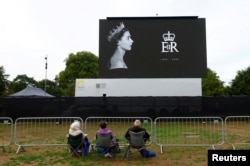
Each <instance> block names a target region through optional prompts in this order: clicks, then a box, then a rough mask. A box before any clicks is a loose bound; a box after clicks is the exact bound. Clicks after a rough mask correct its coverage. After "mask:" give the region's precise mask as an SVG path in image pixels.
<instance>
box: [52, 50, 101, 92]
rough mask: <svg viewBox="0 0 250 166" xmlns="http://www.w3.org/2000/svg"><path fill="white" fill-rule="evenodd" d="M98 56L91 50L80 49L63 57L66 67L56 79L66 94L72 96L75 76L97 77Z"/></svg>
mask: <svg viewBox="0 0 250 166" xmlns="http://www.w3.org/2000/svg"><path fill="white" fill-rule="evenodd" d="M98 60H99V59H98V57H97V56H95V55H94V54H92V53H91V52H87V51H82V52H77V53H76V54H73V53H71V54H69V56H68V58H66V59H65V62H66V68H65V70H64V71H61V72H60V73H59V75H58V76H57V78H56V80H57V82H58V83H59V86H60V87H61V88H62V89H64V90H65V94H64V95H66V96H74V91H75V90H74V88H75V79H76V78H98V66H99V64H98Z"/></svg>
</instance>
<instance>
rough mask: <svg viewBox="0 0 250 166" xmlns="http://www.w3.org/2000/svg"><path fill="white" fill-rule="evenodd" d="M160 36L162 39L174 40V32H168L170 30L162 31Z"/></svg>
mask: <svg viewBox="0 0 250 166" xmlns="http://www.w3.org/2000/svg"><path fill="white" fill-rule="evenodd" d="M162 37H163V39H164V41H174V38H175V34H174V33H170V32H169V31H168V33H164V34H163V35H162Z"/></svg>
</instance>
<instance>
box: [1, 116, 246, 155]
mask: <svg viewBox="0 0 250 166" xmlns="http://www.w3.org/2000/svg"><path fill="white" fill-rule="evenodd" d="M135 119H140V120H141V121H142V127H144V128H145V129H146V130H147V131H148V133H149V134H150V135H151V142H149V143H148V144H151V143H152V142H154V143H156V144H157V145H159V146H160V150H161V153H163V146H212V147H213V148H214V146H219V145H223V144H224V139H225V140H226V143H228V144H230V145H231V146H232V147H233V149H235V148H236V147H235V145H250V130H249V128H250V123H249V122H250V116H228V117H226V118H225V120H224V121H223V119H222V118H220V117H158V118H156V119H155V120H154V122H153V121H152V119H151V118H149V117H88V118H87V119H86V120H85V121H83V120H82V119H81V118H80V117H34V118H18V119H16V121H15V124H13V120H12V119H11V118H9V117H0V141H1V142H0V146H1V147H2V149H3V150H5V147H6V146H8V145H10V144H11V143H12V142H14V143H15V144H16V145H17V146H18V150H17V153H19V151H20V150H23V148H24V147H25V146H52V145H58V146H59V145H67V137H66V135H67V134H68V130H69V127H70V124H71V123H72V122H73V121H74V120H79V121H80V122H81V123H82V124H83V125H82V126H81V127H82V130H83V131H84V132H85V133H87V134H88V138H89V140H90V142H91V143H92V144H95V134H96V131H97V130H98V129H99V122H100V121H101V120H105V121H107V122H108V128H110V129H111V130H113V133H114V134H115V136H116V138H117V139H118V140H119V143H120V145H127V140H126V139H125V137H124V136H125V132H126V131H127V129H128V128H129V127H132V126H133V122H134V120H135ZM224 122H225V126H224Z"/></svg>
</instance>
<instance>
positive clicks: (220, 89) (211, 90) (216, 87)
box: [202, 68, 224, 96]
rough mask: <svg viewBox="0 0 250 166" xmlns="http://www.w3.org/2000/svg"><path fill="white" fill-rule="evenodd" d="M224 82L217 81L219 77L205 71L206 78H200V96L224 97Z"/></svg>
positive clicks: (208, 70) (212, 72)
mask: <svg viewBox="0 0 250 166" xmlns="http://www.w3.org/2000/svg"><path fill="white" fill-rule="evenodd" d="M223 84H224V82H223V81H221V80H220V79H219V76H217V74H216V73H215V72H214V71H212V70H211V69H209V68H208V69H207V77H206V78H202V96H214V95H220V96H222V95H224V86H223Z"/></svg>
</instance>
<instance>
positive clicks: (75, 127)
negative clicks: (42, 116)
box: [68, 120, 90, 155]
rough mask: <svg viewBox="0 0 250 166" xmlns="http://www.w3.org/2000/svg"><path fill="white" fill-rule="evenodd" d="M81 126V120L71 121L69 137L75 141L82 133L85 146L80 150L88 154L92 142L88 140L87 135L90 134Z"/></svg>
mask: <svg viewBox="0 0 250 166" xmlns="http://www.w3.org/2000/svg"><path fill="white" fill-rule="evenodd" d="M80 128H81V123H80V121H78V120H75V121H74V122H73V123H71V125H70V128H69V134H68V138H70V139H71V141H73V142H74V140H75V139H77V137H79V136H80V135H82V145H83V148H82V150H80V151H79V153H81V154H84V155H87V154H88V149H89V145H90V143H89V141H88V137H87V135H88V134H85V133H84V132H83V131H82V130H81V129H80Z"/></svg>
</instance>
